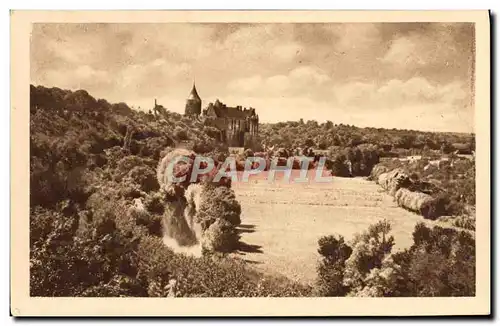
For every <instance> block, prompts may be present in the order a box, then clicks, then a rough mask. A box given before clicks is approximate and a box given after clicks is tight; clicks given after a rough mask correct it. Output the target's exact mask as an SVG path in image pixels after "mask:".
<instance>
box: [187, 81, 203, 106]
mask: <svg viewBox="0 0 500 326" xmlns="http://www.w3.org/2000/svg"><path fill="white" fill-rule="evenodd" d="M188 100H197V101H201V98H200V96H199V95H198V91H197V90H196V81H195V80H194V79H193V89H191V93H190V94H189V96H188Z"/></svg>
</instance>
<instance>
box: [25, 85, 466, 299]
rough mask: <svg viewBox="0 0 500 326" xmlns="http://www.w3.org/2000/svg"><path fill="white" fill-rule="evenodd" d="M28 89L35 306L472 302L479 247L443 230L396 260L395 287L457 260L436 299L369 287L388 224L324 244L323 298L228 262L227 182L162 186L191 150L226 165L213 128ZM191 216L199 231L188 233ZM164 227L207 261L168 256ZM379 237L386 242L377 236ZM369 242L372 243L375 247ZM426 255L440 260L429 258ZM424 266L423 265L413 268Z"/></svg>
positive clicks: (231, 209)
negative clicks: (116, 299)
mask: <svg viewBox="0 0 500 326" xmlns="http://www.w3.org/2000/svg"><path fill="white" fill-rule="evenodd" d="M30 91H31V92H30V95H31V105H30V111H31V115H30V128H31V130H30V131H31V132H30V151H31V153H30V154H31V156H30V293H31V295H32V296H197V297H200V296H211V297H218V296H310V295H314V294H317V293H319V294H321V295H364V294H366V293H368V294H369V295H400V294H401V293H411V294H412V295H413V294H415V295H427V294H428V293H432V294H433V295H468V294H470V293H473V289H471V286H470V284H469V283H468V282H470V279H469V278H470V277H472V280H474V278H473V277H474V275H473V274H471V273H470V268H469V265H464V266H462V265H457V264H458V263H457V261H458V258H457V257H459V258H464V259H466V260H462V261H465V262H464V264H472V263H471V260H473V257H474V256H472V254H471V246H472V248H473V244H471V239H470V238H468V237H467V236H466V235H462V234H459V235H456V234H454V233H453V234H451V233H449V232H451V231H446V230H444V231H443V230H442V231H439V230H438V231H435V230H433V231H429V230H426V229H422V228H421V229H419V230H421V231H419V232H420V233H418V234H421V233H422V234H424V235H425V237H424V238H425V241H423V240H421V239H422V237H420V236H416V237H415V248H414V249H410V251H408V253H406V254H404V253H402V254H393V255H391V257H392V259H393V260H394V262H395V264H397V265H398V266H400V267H401V273H402V274H397V275H398V276H397V277H403V279H404V280H405V282H406V283H407V284H410V283H411V282H417V281H418V279H417V276H414V275H413V274H412V273H416V272H418V273H428V274H432V272H433V270H423V271H418V270H416V268H417V267H418V266H427V265H425V264H423V263H420V262H421V261H426V260H428V259H431V258H432V257H438V258H439V259H442V260H441V261H447V262H449V263H446V264H445V267H443V266H440V267H441V269H440V270H439V273H440V274H439V275H441V274H449V273H448V269H446V268H450V269H451V268H454V269H455V270H456V272H455V274H449V275H456V277H455V276H453V277H455V278H453V279H452V280H449V279H446V280H442V278H441V276H439V277H438V278H437V279H436V280H439V282H442V283H443V282H444V283H443V284H444V285H440V284H441V283H440V284H438V285H436V286H434V287H435V288H436V289H437V290H434V287H433V288H432V289H431V290H420V288H418V289H416V290H411V291H410V290H408V289H407V288H408V285H407V286H406V288H405V287H397V286H396V285H393V284H392V283H391V284H390V285H386V284H385V283H383V282H385V281H383V280H382V279H381V278H380V277H379V276H380V274H377V275H378V276H377V275H374V276H373V277H372V279H368V278H367V277H366V275H368V272H370V273H369V275H371V274H372V271H373V270H374V268H378V269H380V268H385V266H386V265H384V264H383V262H385V261H386V260H385V257H386V256H387V255H388V254H389V253H390V251H391V248H392V245H391V244H390V241H388V240H387V239H389V238H385V234H386V233H387V232H388V230H387V228H386V227H381V226H375V229H374V230H375V231H374V230H372V229H370V231H369V234H370V235H369V236H361V238H360V239H361V240H358V242H357V243H355V244H354V245H353V246H349V245H347V244H344V242H343V240H342V239H340V238H331V239H327V240H324V239H323V240H320V253H321V254H322V255H323V256H324V257H325V259H326V260H324V261H323V262H322V264H323V265H322V266H323V267H320V269H319V280H320V281H319V282H320V284H319V285H318V287H317V289H313V288H311V287H308V286H303V285H301V284H298V283H294V282H291V281H289V280H287V279H283V278H275V277H270V276H266V275H263V274H261V273H258V272H256V271H255V270H253V269H252V268H251V267H249V266H247V265H246V264H245V263H244V262H243V261H240V260H236V259H230V258H228V257H227V256H226V255H225V254H224V252H227V251H231V250H235V249H237V246H238V235H237V232H235V230H236V228H237V226H238V225H239V223H240V222H241V221H240V213H241V208H240V207H239V204H238V202H237V201H236V199H235V197H234V193H233V192H232V190H231V188H230V183H227V182H221V183H220V184H217V185H213V184H208V183H207V182H206V181H207V180H201V179H200V180H198V181H199V182H198V183H197V184H195V185H189V186H188V185H183V184H174V185H172V184H169V183H168V182H165V180H164V178H163V176H162V171H164V167H165V159H166V158H168V155H169V154H171V153H173V147H175V146H176V145H178V144H179V143H182V142H189V143H190V148H189V151H190V153H193V154H196V153H202V154H204V155H209V156H212V157H214V158H216V159H217V160H219V161H220V160H222V159H223V157H224V156H225V153H226V152H227V148H225V147H224V145H221V142H220V139H219V132H218V131H217V130H216V129H215V130H214V128H210V127H206V126H204V125H203V123H202V122H201V121H199V120H196V119H190V118H185V117H183V116H181V115H179V114H176V113H172V112H169V111H167V110H164V109H163V110H158V111H159V112H160V114H159V115H154V114H149V113H144V112H138V111H135V110H132V109H130V108H129V107H128V106H127V105H126V104H124V103H118V104H110V103H108V102H107V101H105V100H102V99H99V100H96V99H94V98H93V97H91V96H90V95H89V94H88V93H87V92H85V91H82V90H80V91H76V92H71V91H66V90H61V89H58V88H51V89H48V88H44V87H41V86H39V87H34V86H31V89H30ZM317 127H318V128H323V126H319V125H318V126H317ZM332 128H333V127H332ZM342 128H344V127H342ZM342 128H341V129H342ZM349 128H350V127H349ZM341 129H339V130H341ZM273 130H274V129H273ZM264 133H265V135H266V136H265V137H271V136H270V135H271V134H269V133H267V132H266V131H265V132H264ZM298 134H299V133H298ZM345 137H350V136H347V134H346V136H345ZM346 139H347V138H346ZM352 139H355V137H354V136H352ZM327 140H328V139H327ZM341 140H342V141H344V140H345V139H344V138H341ZM318 142H319V140H318ZM343 144H344V143H342V142H341V145H343ZM351 145H352V146H356V147H354V148H348V149H342V151H344V150H347V152H346V153H341V154H340V155H347V156H349V155H351V158H352V160H353V161H356V162H355V163H356V164H357V165H353V169H352V170H353V171H356V172H355V173H362V174H364V175H369V174H370V172H371V167H372V166H374V165H375V164H377V163H378V162H379V156H380V154H379V150H380V149H379V147H378V145H377V146H375V145H367V146H366V148H364V147H363V146H364V145H363V144H358V143H356V142H354V143H353V142H352V141H351V142H350V143H349V146H351ZM320 147H324V146H320ZM332 150H333V149H332ZM333 161H334V162H337V164H338V165H339V166H338V167H337V168H338V169H344V167H343V164H344V162H343V158H339V159H336V160H335V159H334V160H333ZM358 163H359V164H358ZM334 166H335V165H334ZM185 168H186V167H181V168H180V171H181V173H189V167H188V168H187V170H185ZM183 169H184V170H183ZM188 218H191V219H192V220H193V221H194V222H195V224H196V225H200V226H201V230H195V229H194V228H193V227H192V226H191V225H189V223H187V222H186V221H188V220H187V219H188ZM380 228H382V229H383V230H382V231H379V229H380ZM384 228H385V229H384ZM166 229H167V230H172V229H177V230H182V231H183V232H180V234H181V235H183V238H182V239H179V233H177V234H171V235H169V236H172V237H177V240H178V241H180V242H182V241H184V242H185V243H186V245H188V244H189V245H194V244H196V243H197V242H200V241H201V245H202V246H203V249H204V250H203V251H204V255H203V256H202V257H201V258H196V257H190V256H187V255H184V254H180V253H177V252H174V251H173V250H171V249H169V248H168V247H166V246H165V245H164V243H163V238H164V236H165V230H166ZM384 230H385V231H384ZM184 231H185V232H184ZM197 232H198V233H197ZM381 232H382V234H384V236H382V238H380V237H379V235H378V234H380V233H381ZM433 232H434V233H433ZM372 238H373V239H376V240H375V245H373V244H372V242H373V241H372V240H369V239H372ZM377 239H378V240H377ZM428 239H433V240H432V241H431V240H428ZM442 239H450V240H449V241H448V240H446V241H448V242H450V241H451V242H453V243H455V242H456V241H458V242H457V243H459V244H460V246H455V245H451V244H450V246H449V248H452V249H450V250H448V249H446V248H448V247H446V246H447V245H446V246H445V247H442V246H441V245H440V243H441V241H444V240H442ZM456 239H457V240H456ZM455 240H456V241H455ZM377 241H378V242H377ZM190 242H192V243H190ZM448 242H446V243H448ZM451 242H450V243H451ZM367 244H369V246H368V247H367ZM412 248H413V247H412ZM443 248H445V249H443ZM424 249H425V250H427V251H426V252H427V253H429V254H430V253H433V254H436V255H434V256H432V257H431V256H429V255H427V254H425V253H422V250H424ZM438 249H439V250H441V251H439V250H438ZM438 254H439V255H438ZM459 255H461V256H459ZM356 257H358V258H356ZM359 257H361V258H359ZM398 259H399V260H398ZM416 262H419V264H417V265H418V266H417V267H412V266H416V265H415V264H416ZM435 262H436V264H437V263H438V262H439V260H436V261H435ZM363 264H364V265H363ZM332 266H333V267H332ZM363 266H364V267H363ZM366 266H368V267H366ZM407 266H410V267H407ZM431 266H434V265H431ZM344 267H345V268H344ZM403 267H404V268H403ZM391 268H392V267H391ZM432 268H434V267H432ZM384 275H385V274H384ZM401 275H403V276H401ZM412 275H413V276H412ZM422 275H424V274H422ZM425 275H427V274H425ZM450 277H451V276H450ZM340 280H342V282H340ZM422 280H424V279H423V278H422ZM370 282H371V283H370ZM422 282H423V281H422ZM436 282H437V281H436ZM398 284H399V283H398ZM417 284H418V283H417ZM367 286H368V287H369V288H370V289H367ZM380 287H382V289H379V288H380ZM450 287H452V288H453V289H454V290H449V288H450ZM374 289H375V290H374ZM457 289H458V290H457ZM318 291H319V292H318ZM405 291H406V292H405ZM432 291H434V292H432Z"/></svg>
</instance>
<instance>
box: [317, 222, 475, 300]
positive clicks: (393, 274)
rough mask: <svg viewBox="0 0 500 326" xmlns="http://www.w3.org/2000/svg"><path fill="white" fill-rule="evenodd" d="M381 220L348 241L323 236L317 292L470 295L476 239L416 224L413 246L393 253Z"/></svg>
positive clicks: (388, 295)
mask: <svg viewBox="0 0 500 326" xmlns="http://www.w3.org/2000/svg"><path fill="white" fill-rule="evenodd" d="M390 230H391V226H390V224H389V223H387V222H386V221H380V222H378V223H376V224H374V225H372V226H371V227H370V228H369V229H368V230H367V231H365V232H364V233H361V234H359V235H358V236H357V237H355V238H354V240H353V241H352V242H351V243H350V244H347V243H346V242H345V241H344V238H343V237H342V236H334V235H332V236H327V237H322V238H321V239H320V240H319V241H318V244H319V249H318V252H319V253H320V255H321V256H322V260H321V262H320V264H319V266H318V288H317V290H318V294H319V295H321V296H368V297H381V296H384V297H391V296H394V297H436V296H474V295H475V280H476V278H475V267H476V265H475V263H476V259H475V257H476V256H475V239H474V237H473V236H472V235H471V234H470V233H468V232H466V231H456V230H454V229H449V228H441V227H437V226H436V227H433V228H432V229H431V228H428V227H426V226H425V225H424V224H417V225H416V226H415V231H414V232H413V240H414V243H413V245H412V246H411V247H410V248H409V249H406V250H404V251H400V252H394V253H393V252H392V247H393V245H394V238H393V237H392V236H391V235H390Z"/></svg>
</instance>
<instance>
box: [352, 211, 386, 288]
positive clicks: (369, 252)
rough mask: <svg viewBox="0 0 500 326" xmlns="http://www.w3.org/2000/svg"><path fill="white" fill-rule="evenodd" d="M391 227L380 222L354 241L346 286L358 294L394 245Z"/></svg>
mask: <svg viewBox="0 0 500 326" xmlns="http://www.w3.org/2000/svg"><path fill="white" fill-rule="evenodd" d="M390 231H391V225H390V224H389V223H388V222H387V221H385V220H384V221H379V222H377V223H376V224H373V225H371V226H370V227H369V228H368V230H367V231H365V232H364V233H362V234H360V235H357V236H356V237H355V238H354V240H353V246H352V248H353V250H352V254H351V256H350V257H349V258H348V259H347V260H346V262H345V266H346V268H345V272H344V273H345V274H344V285H346V286H348V287H350V289H351V292H354V293H356V292H357V291H359V290H361V289H362V288H363V287H364V286H365V281H364V279H365V277H366V275H367V274H368V273H369V272H370V271H371V270H372V269H373V268H380V267H381V266H382V261H383V260H384V258H385V257H386V255H388V254H390V252H391V249H392V247H393V245H394V237H393V236H392V235H391V236H390V235H389V232H390Z"/></svg>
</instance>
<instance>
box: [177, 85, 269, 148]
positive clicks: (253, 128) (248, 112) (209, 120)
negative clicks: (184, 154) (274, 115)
mask: <svg viewBox="0 0 500 326" xmlns="http://www.w3.org/2000/svg"><path fill="white" fill-rule="evenodd" d="M201 106H202V101H201V98H200V96H199V95H198V91H197V90H196V85H195V84H194V83H193V89H192V90H191V93H189V96H188V98H187V100H186V108H185V111H184V112H185V115H186V116H200V115H201V116H202V117H203V120H204V121H205V124H206V125H208V126H212V127H215V128H217V129H219V130H220V132H221V139H222V140H223V141H224V142H226V144H227V145H228V146H229V147H245V148H254V147H255V145H256V144H257V143H258V140H257V137H258V133H259V116H258V115H257V113H256V112H255V109H254V108H248V109H247V108H243V107H241V106H236V107H230V106H226V105H225V104H224V103H221V102H220V101H219V100H216V101H215V103H209V104H208V106H207V108H205V109H203V110H202V109H201Z"/></svg>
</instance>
